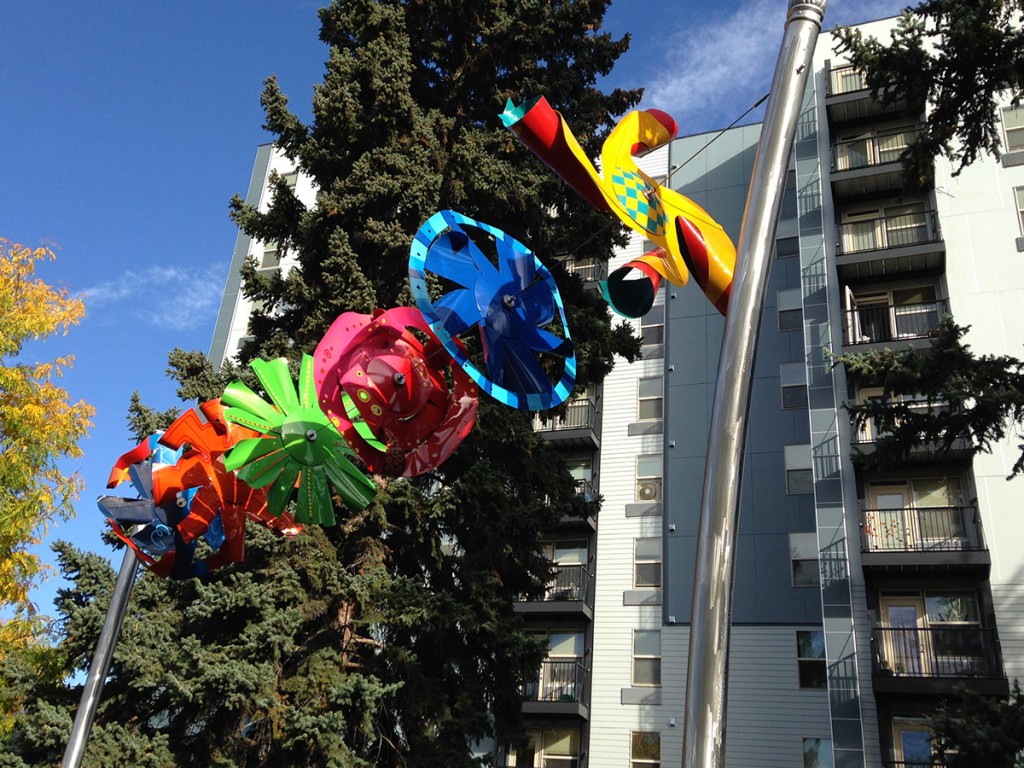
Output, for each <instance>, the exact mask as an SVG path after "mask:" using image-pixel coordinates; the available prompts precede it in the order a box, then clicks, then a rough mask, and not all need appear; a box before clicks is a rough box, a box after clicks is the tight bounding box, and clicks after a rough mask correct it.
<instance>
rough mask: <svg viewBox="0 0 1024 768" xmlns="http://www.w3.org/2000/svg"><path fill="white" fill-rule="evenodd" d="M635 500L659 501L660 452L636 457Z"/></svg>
mask: <svg viewBox="0 0 1024 768" xmlns="http://www.w3.org/2000/svg"><path fill="white" fill-rule="evenodd" d="M636 500H637V501H661V454H660V453H649V454H644V455H642V456H637V457H636Z"/></svg>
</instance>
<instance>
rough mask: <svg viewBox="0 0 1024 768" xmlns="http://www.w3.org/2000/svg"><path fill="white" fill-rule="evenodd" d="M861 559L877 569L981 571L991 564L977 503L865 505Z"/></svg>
mask: <svg viewBox="0 0 1024 768" xmlns="http://www.w3.org/2000/svg"><path fill="white" fill-rule="evenodd" d="M861 552H862V556H861V564H862V565H863V567H864V570H865V571H874V572H877V573H890V572H912V573H920V572H923V571H940V570H941V571H950V570H953V569H956V570H958V571H960V570H964V569H966V570H973V571H981V572H982V573H983V575H984V574H987V572H988V570H989V567H990V565H991V559H990V558H989V554H988V548H987V547H986V546H985V542H984V541H983V539H982V536H981V526H980V525H979V521H978V510H977V508H976V507H965V506H955V507H952V506H951V507H914V508H907V509H865V510H864V512H863V522H862V523H861Z"/></svg>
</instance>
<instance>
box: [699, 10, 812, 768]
mask: <svg viewBox="0 0 1024 768" xmlns="http://www.w3.org/2000/svg"><path fill="white" fill-rule="evenodd" d="M825 2H826V0H790V2H789V12H788V14H787V16H786V30H785V34H784V36H783V39H782V48H781V50H780V52H779V58H778V62H777V63H776V66H775V75H774V77H773V79H772V87H771V95H770V96H769V98H768V106H767V110H766V114H765V119H764V124H763V126H762V128H761V140H760V142H759V144H758V150H757V157H756V159H755V161H754V171H753V173H752V174H751V179H750V191H749V192H748V194H747V206H746V209H745V211H744V214H743V225H742V228H741V230H740V240H739V246H738V248H737V253H738V258H737V265H736V274H735V276H734V280H733V288H732V298H731V300H730V302H729V312H728V314H727V315H726V318H725V335H724V337H723V339H722V352H721V358H720V360H719V363H718V381H717V384H716V387H715V404H714V408H713V409H712V415H711V425H712V427H711V434H710V436H709V439H708V455H707V465H706V467H705V470H704V491H703V499H702V501H701V509H700V523H699V533H698V540H697V541H698V543H697V565H696V568H697V571H696V579H695V581H694V585H693V605H692V614H691V617H690V655H689V665H688V669H689V671H688V673H687V678H686V713H685V717H684V720H685V724H684V730H683V768H724V767H725V725H726V723H725V714H726V694H727V682H728V681H727V672H728V664H729V630H730V624H731V621H732V588H733V569H734V566H735V559H736V530H737V522H738V519H739V504H740V477H741V475H742V470H743V449H744V446H745V443H746V436H747V416H748V412H749V410H750V387H751V380H752V378H753V375H754V356H755V352H756V350H757V338H758V331H759V330H760V326H761V310H762V308H763V307H764V294H765V287H766V285H767V282H768V268H769V265H770V260H771V254H772V247H773V241H774V239H775V228H776V224H777V222H778V218H779V207H780V205H781V201H782V193H783V189H784V187H785V181H786V173H787V171H788V169H789V158H790V154H791V152H792V148H793V136H794V133H795V131H796V123H797V116H798V114H799V110H800V104H801V101H802V99H803V93H804V86H805V84H806V81H807V73H808V70H809V69H810V64H811V56H812V55H813V53H814V44H815V42H816V41H817V37H818V33H819V32H820V31H821V21H822V18H823V17H824V14H825Z"/></svg>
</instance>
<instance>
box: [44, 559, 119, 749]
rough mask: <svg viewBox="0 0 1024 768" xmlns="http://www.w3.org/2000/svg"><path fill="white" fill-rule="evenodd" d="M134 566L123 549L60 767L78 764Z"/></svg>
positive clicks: (108, 665) (110, 655)
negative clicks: (122, 558)
mask: <svg viewBox="0 0 1024 768" xmlns="http://www.w3.org/2000/svg"><path fill="white" fill-rule="evenodd" d="M138 565H139V561H138V558H136V557H135V552H133V551H132V550H131V549H126V550H125V553H124V560H122V561H121V570H120V571H118V573H117V581H116V582H114V592H113V593H112V594H111V596H110V607H109V608H107V618H106V619H104V621H103V629H102V630H100V639H99V640H98V641H97V643H96V651H95V653H93V657H92V664H90V665H89V674H88V675H87V676H86V678H85V687H84V688H82V698H81V700H80V701H79V703H78V711H77V712H76V713H75V722H74V723H73V724H72V725H71V736H70V738H69V739H68V746H67V748H66V749H65V750H64V760H63V761H62V762H61V764H60V765H61V768H79V766H80V765H81V764H82V758H83V757H84V756H85V745H86V742H87V741H88V740H89V731H90V730H92V721H93V719H94V718H95V717H96V707H97V706H98V705H99V703H100V695H101V694H102V693H103V683H104V681H105V680H106V677H107V672H109V671H110V661H111V659H113V658H114V646H115V645H117V636H118V635H119V634H121V622H122V621H123V620H124V612H125V609H126V608H127V607H128V598H129V596H131V593H132V585H134V584H135V571H136V569H137V567H138Z"/></svg>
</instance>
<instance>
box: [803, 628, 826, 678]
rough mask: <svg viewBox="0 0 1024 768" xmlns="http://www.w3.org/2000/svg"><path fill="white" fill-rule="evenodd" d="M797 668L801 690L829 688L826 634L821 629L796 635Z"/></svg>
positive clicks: (804, 631)
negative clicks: (826, 665) (826, 663)
mask: <svg viewBox="0 0 1024 768" xmlns="http://www.w3.org/2000/svg"><path fill="white" fill-rule="evenodd" d="M796 666H797V672H798V674H799V678H800V687H801V688H827V687H828V674H827V671H826V669H825V633H824V632H823V631H821V630H820V629H813V630H800V631H798V632H797V633H796Z"/></svg>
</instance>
